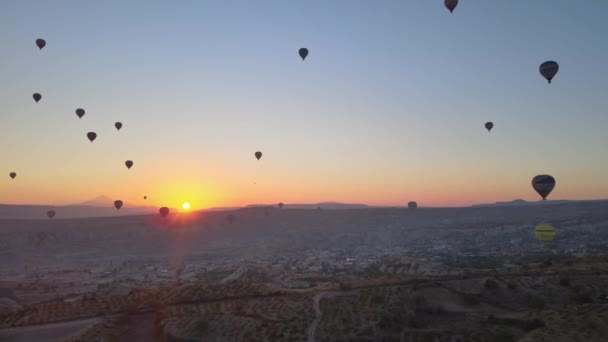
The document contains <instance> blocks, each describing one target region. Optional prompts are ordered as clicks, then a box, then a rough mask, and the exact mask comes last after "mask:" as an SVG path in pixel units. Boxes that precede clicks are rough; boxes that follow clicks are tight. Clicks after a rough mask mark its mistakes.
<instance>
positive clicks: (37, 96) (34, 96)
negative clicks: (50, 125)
mask: <svg viewBox="0 0 608 342" xmlns="http://www.w3.org/2000/svg"><path fill="white" fill-rule="evenodd" d="M32 97H33V98H34V101H36V103H38V101H40V99H42V95H40V94H38V93H34V95H32Z"/></svg>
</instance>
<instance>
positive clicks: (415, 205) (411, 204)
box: [407, 201, 418, 210]
mask: <svg viewBox="0 0 608 342" xmlns="http://www.w3.org/2000/svg"><path fill="white" fill-rule="evenodd" d="M407 207H408V208H410V210H414V209H416V208H418V203H416V202H415V201H411V202H407Z"/></svg>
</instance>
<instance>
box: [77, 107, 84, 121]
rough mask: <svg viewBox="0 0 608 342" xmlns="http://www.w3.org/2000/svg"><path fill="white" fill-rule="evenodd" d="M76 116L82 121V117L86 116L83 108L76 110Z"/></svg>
mask: <svg viewBox="0 0 608 342" xmlns="http://www.w3.org/2000/svg"><path fill="white" fill-rule="evenodd" d="M76 115H78V118H79V119H82V117H83V116H84V109H82V108H78V109H76Z"/></svg>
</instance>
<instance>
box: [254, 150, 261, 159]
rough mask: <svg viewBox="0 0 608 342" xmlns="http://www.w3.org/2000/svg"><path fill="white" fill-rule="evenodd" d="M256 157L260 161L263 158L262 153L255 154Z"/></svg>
mask: <svg viewBox="0 0 608 342" xmlns="http://www.w3.org/2000/svg"><path fill="white" fill-rule="evenodd" d="M255 157H256V158H258V160H260V158H262V152H260V151H257V152H256V153H255Z"/></svg>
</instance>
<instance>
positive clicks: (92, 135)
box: [87, 132, 97, 142]
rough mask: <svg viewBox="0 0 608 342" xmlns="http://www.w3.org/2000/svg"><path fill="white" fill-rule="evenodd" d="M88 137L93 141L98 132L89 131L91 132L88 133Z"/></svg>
mask: <svg viewBox="0 0 608 342" xmlns="http://www.w3.org/2000/svg"><path fill="white" fill-rule="evenodd" d="M87 138H89V140H91V142H93V140H95V139H97V133H95V132H89V133H87Z"/></svg>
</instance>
